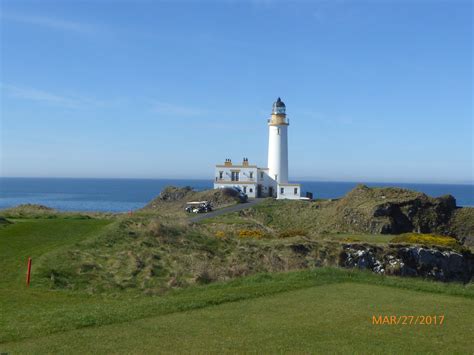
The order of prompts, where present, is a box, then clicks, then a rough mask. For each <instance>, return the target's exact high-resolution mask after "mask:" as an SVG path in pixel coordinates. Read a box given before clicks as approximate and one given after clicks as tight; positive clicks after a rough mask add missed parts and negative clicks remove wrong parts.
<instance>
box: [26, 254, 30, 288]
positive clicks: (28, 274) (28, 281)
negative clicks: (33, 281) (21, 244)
mask: <svg viewBox="0 0 474 355" xmlns="http://www.w3.org/2000/svg"><path fill="white" fill-rule="evenodd" d="M30 278H31V258H28V269H27V271H26V286H30Z"/></svg>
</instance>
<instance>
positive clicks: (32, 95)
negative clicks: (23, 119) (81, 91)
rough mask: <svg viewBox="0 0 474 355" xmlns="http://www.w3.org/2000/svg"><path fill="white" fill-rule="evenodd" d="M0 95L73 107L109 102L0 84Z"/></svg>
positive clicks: (94, 105)
mask: <svg viewBox="0 0 474 355" xmlns="http://www.w3.org/2000/svg"><path fill="white" fill-rule="evenodd" d="M0 87H1V89H2V96H4V97H8V98H12V99H20V100H27V101H35V102H38V103H42V104H47V105H52V106H60V107H67V108H74V109H81V108H87V107H97V106H104V105H108V104H110V103H108V102H104V101H100V100H95V99H91V98H87V97H83V96H76V95H74V96H73V95H71V96H65V95H59V94H56V93H52V92H49V91H45V90H39V89H36V88H31V87H24V86H17V85H9V84H0Z"/></svg>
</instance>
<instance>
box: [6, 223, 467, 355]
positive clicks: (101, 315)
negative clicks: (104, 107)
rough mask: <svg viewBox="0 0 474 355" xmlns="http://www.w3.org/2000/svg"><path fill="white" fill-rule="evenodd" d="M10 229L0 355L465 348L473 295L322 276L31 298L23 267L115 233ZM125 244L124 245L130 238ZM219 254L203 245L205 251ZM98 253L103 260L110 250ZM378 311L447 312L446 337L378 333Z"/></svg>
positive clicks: (76, 227) (325, 272)
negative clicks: (149, 293)
mask: <svg viewBox="0 0 474 355" xmlns="http://www.w3.org/2000/svg"><path fill="white" fill-rule="evenodd" d="M14 222H15V223H14V224H13V225H8V226H5V227H2V228H1V229H0V267H1V270H2V273H1V274H0V286H1V288H2V292H1V293H0V311H1V316H0V352H13V353H16V352H18V353H23V352H27V353H38V352H68V353H69V352H81V353H84V352H99V353H100V352H152V351H153V352H156V351H157V350H161V351H169V352H176V351H177V350H180V351H181V352H205V351H214V352H221V351H226V350H227V351H230V350H232V351H254V352H263V351H265V352H277V351H280V352H281V351H288V352H290V351H292V352H298V351H299V352H310V351H315V350H319V351H321V352H339V351H345V350H346V351H350V352H363V353H366V352H377V351H379V350H380V349H384V350H387V349H393V352H395V351H400V352H409V351H413V350H414V349H416V351H417V352H419V351H439V350H440V349H441V350H443V349H444V350H446V352H447V351H448V350H449V351H450V352H466V351H469V350H470V349H472V345H473V344H472V340H471V338H470V336H469V334H471V333H472V330H473V329H472V324H474V322H473V313H472V310H473V309H474V307H473V306H474V289H473V287H472V284H469V285H467V286H463V285H461V284H443V283H436V282H428V281H423V280H419V279H409V278H405V279H402V278H396V277H383V276H379V275H375V274H371V273H366V272H358V271H352V270H344V269H336V268H317V269H314V270H304V271H297V272H287V273H264V274H258V275H254V276H250V277H244V278H237V279H235V280H232V281H227V282H217V283H212V284H209V285H205V286H198V285H195V286H191V287H188V288H184V289H176V290H171V291H167V292H165V293H164V294H162V295H159V296H156V295H155V296H147V295H144V294H143V293H142V292H138V290H135V289H133V288H132V289H124V290H121V291H118V292H115V293H101V294H88V293H87V290H69V289H48V288H46V287H44V285H38V284H37V279H36V278H35V277H33V280H32V287H30V288H26V287H25V285H24V273H25V266H26V258H27V257H28V256H32V257H33V269H35V267H36V265H37V263H38V262H39V261H40V260H43V259H45V258H46V255H45V254H48V255H50V254H51V252H57V251H59V252H61V253H67V252H68V251H69V250H72V249H74V248H80V247H81V245H83V244H84V243H90V245H92V246H97V245H98V244H96V243H98V241H102V242H104V241H105V242H112V241H111V240H109V239H108V238H111V236H110V235H109V234H108V231H110V230H114V229H113V228H115V227H114V225H115V224H114V225H110V226H108V224H109V223H110V221H106V220H100V219H85V220H77V219H61V218H60V217H58V218H55V219H35V220H15V221H14ZM116 223H134V224H140V223H142V222H141V221H140V219H136V220H133V221H119V222H116ZM160 228H165V227H164V226H161V227H160ZM166 228H167V227H166ZM170 233H171V235H172V234H173V233H174V232H173V230H171V232H170ZM97 235H103V237H99V238H98V237H97ZM188 237H189V241H188V243H192V242H193V243H194V242H196V243H197V242H199V243H200V244H198V245H203V246H206V245H207V243H209V241H208V240H207V239H206V238H205V237H203V236H202V235H200V234H199V233H197V232H195V234H192V235H189V236H188ZM188 237H187V238H188ZM116 238H123V236H122V235H119V236H117V237H116ZM128 238H129V239H125V240H124V243H125V245H128V243H130V241H133V240H134V238H136V236H133V235H132V236H129V237H128ZM170 238H171V237H170ZM201 239H202V241H201ZM216 239H217V238H216ZM171 242H172V240H171ZM216 242H217V241H216ZM145 246H146V245H145ZM217 246H218V247H219V245H217ZM215 247H216V246H215V245H208V246H207V248H209V250H211V251H214V249H215ZM112 248H113V247H112ZM100 252H101V253H107V249H104V250H101V251H100ZM103 257H104V258H107V255H104V256H103ZM48 260H50V261H51V260H53V261H54V258H53V259H48ZM35 275H36V276H37V274H34V275H33V276H35ZM91 281H92V280H91ZM377 312H380V313H383V312H387V313H388V312H391V313H397V314H415V315H418V314H426V313H429V314H432V313H436V314H440V313H442V314H445V315H446V318H447V319H446V327H444V328H430V327H421V326H418V327H411V328H400V327H386V328H381V327H374V326H372V325H371V324H370V317H371V316H372V314H373V313H377ZM441 342H442V343H441ZM443 346H444V348H443Z"/></svg>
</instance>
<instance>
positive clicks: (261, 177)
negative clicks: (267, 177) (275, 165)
mask: <svg viewBox="0 0 474 355" xmlns="http://www.w3.org/2000/svg"><path fill="white" fill-rule="evenodd" d="M260 179H263V171H261V172H260Z"/></svg>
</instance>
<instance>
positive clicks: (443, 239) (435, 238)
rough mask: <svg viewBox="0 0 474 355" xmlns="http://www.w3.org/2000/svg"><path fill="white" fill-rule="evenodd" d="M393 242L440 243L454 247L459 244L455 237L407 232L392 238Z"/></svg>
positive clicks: (440, 244) (439, 244)
mask: <svg viewBox="0 0 474 355" xmlns="http://www.w3.org/2000/svg"><path fill="white" fill-rule="evenodd" d="M391 242H392V243H409V244H422V245H438V246H443V247H450V248H454V247H457V246H459V243H458V241H457V240H456V239H455V238H453V237H448V236H444V235H436V234H419V233H405V234H401V235H399V236H397V237H395V238H393V239H392V240H391Z"/></svg>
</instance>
